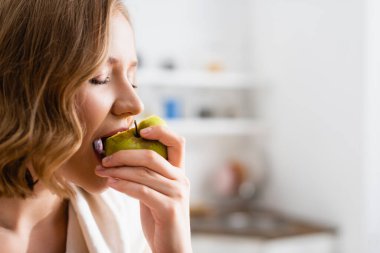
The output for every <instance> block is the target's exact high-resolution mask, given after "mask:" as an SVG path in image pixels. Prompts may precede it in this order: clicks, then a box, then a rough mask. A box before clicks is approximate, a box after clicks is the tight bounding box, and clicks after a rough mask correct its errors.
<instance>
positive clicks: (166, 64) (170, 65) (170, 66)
mask: <svg viewBox="0 0 380 253" xmlns="http://www.w3.org/2000/svg"><path fill="white" fill-rule="evenodd" d="M160 68H161V69H164V70H174V69H176V68H177V65H176V63H175V61H174V60H173V59H172V58H170V57H168V58H165V59H163V60H162V61H161V63H160Z"/></svg>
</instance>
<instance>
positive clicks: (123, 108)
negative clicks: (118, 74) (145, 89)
mask: <svg viewBox="0 0 380 253" xmlns="http://www.w3.org/2000/svg"><path fill="white" fill-rule="evenodd" d="M115 87H116V88H115V94H116V100H115V102H114V104H113V105H112V108H111V110H112V113H113V114H114V115H116V116H120V117H128V116H133V115H137V114H140V113H141V112H142V111H143V109H144V105H143V103H142V101H141V99H140V98H139V96H138V95H137V93H136V91H135V88H133V87H132V84H131V83H130V82H129V81H128V80H127V79H126V78H125V79H123V80H121V81H120V82H119V83H116V84H115Z"/></svg>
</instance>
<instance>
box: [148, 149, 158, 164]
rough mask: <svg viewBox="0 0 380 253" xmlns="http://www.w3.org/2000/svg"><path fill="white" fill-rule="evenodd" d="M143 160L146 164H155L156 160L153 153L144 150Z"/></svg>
mask: <svg viewBox="0 0 380 253" xmlns="http://www.w3.org/2000/svg"><path fill="white" fill-rule="evenodd" d="M145 159H146V161H147V162H148V163H152V162H155V160H156V159H157V157H156V154H155V151H153V150H145Z"/></svg>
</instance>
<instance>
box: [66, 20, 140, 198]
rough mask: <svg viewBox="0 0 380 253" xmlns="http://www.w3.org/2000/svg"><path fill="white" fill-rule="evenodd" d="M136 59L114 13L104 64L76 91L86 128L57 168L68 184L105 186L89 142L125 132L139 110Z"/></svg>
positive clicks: (92, 188) (126, 27) (128, 32)
mask: <svg viewBox="0 0 380 253" xmlns="http://www.w3.org/2000/svg"><path fill="white" fill-rule="evenodd" d="M136 67H137V57H136V50H135V45H134V35H133V31H132V28H131V26H130V24H129V22H128V21H127V20H126V18H125V17H124V16H123V15H121V14H120V13H116V14H115V15H114V16H113V17H112V19H111V27H110V47H109V51H108V61H107V62H106V63H105V64H104V65H103V66H102V67H101V68H100V69H99V70H98V71H97V72H96V73H95V74H94V76H93V78H92V79H91V80H89V81H88V82H87V83H85V84H83V85H82V86H81V88H80V89H79V92H78V104H79V110H80V111H79V113H80V115H81V118H82V119H83V121H84V124H85V126H86V131H85V136H84V140H83V143H82V145H81V147H80V149H79V150H78V151H77V152H76V153H75V154H74V155H73V156H72V157H71V158H70V159H69V160H68V161H67V162H66V163H65V164H64V165H63V166H62V168H60V170H59V173H61V174H62V175H63V176H64V177H65V178H66V179H67V180H69V181H70V182H72V183H74V184H76V185H78V186H80V187H82V188H84V189H85V190H87V191H89V192H98V191H101V190H104V189H105V187H106V179H105V178H101V177H98V176H96V175H95V167H96V165H98V164H100V163H101V161H100V157H99V155H97V153H96V152H95V150H94V148H93V142H94V141H95V140H97V139H99V138H101V137H107V136H110V135H112V134H114V133H116V132H118V131H121V130H125V129H128V128H129V127H131V126H132V124H133V118H134V116H135V115H137V114H139V113H141V112H142V110H143V105H142V103H141V101H140V99H139V98H138V96H137V94H136V90H135V86H134V82H135V73H136Z"/></svg>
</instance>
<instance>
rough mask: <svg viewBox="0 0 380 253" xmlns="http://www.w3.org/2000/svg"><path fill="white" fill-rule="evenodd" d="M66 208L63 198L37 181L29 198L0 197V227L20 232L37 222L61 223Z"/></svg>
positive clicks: (64, 217) (65, 215) (65, 217)
mask: <svg viewBox="0 0 380 253" xmlns="http://www.w3.org/2000/svg"><path fill="white" fill-rule="evenodd" d="M66 209H67V202H66V201H65V200H64V199H62V198H60V197H58V196H57V195H55V194H53V193H51V192H50V191H49V190H48V189H46V188H44V187H43V186H42V185H41V183H38V184H37V185H36V187H35V195H34V196H32V197H30V198H26V199H22V198H0V227H3V228H5V229H8V230H12V231H14V232H20V231H25V229H26V230H32V229H33V228H34V227H36V226H37V225H38V224H46V225H48V224H57V222H58V223H60V224H61V223H62V222H63V221H64V222H66V220H67V213H66Z"/></svg>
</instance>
